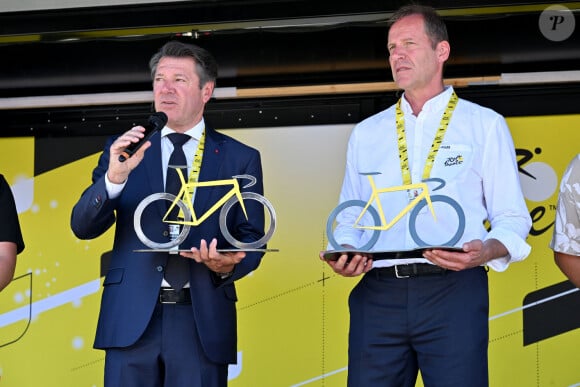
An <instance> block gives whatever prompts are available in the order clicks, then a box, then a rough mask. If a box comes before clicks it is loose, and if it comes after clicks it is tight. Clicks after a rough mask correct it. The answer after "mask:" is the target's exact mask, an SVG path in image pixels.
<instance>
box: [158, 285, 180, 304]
mask: <svg viewBox="0 0 580 387" xmlns="http://www.w3.org/2000/svg"><path fill="white" fill-rule="evenodd" d="M161 291H162V292H163V293H165V292H171V291H174V290H173V289H163V288H162V289H161ZM159 302H160V303H161V304H177V301H167V300H165V297H163V295H162V294H161V293H160V294H159Z"/></svg>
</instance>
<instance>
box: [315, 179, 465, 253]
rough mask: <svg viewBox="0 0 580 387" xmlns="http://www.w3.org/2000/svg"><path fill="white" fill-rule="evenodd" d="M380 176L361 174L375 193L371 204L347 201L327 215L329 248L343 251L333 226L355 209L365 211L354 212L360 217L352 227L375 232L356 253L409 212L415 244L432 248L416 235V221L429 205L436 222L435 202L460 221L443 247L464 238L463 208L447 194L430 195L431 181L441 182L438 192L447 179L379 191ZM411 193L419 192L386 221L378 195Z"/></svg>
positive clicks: (428, 180)
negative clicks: (448, 210)
mask: <svg viewBox="0 0 580 387" xmlns="http://www.w3.org/2000/svg"><path fill="white" fill-rule="evenodd" d="M378 174H380V172H369V173H361V175H364V176H367V178H368V180H369V184H370V185H371V189H372V193H371V195H370V197H369V199H368V201H366V202H365V201H363V200H347V201H345V202H343V203H340V204H339V205H338V206H337V207H336V208H335V209H334V210H332V212H331V213H330V215H329V216H328V220H327V222H326V235H327V236H328V241H329V243H330V245H331V246H332V247H333V248H334V249H337V250H340V249H342V248H343V247H342V246H341V245H340V244H339V243H338V241H337V240H336V238H335V237H334V224H335V222H336V218H337V217H338V216H339V215H340V214H341V213H342V212H343V211H345V210H347V211H353V209H354V208H355V207H356V208H362V210H360V212H359V210H358V209H356V210H354V211H356V212H355V214H358V216H357V218H356V220H355V221H354V223H353V225H352V226H353V227H354V228H357V229H362V230H371V231H372V233H371V237H370V238H369V240H368V241H367V242H366V244H365V245H363V246H361V247H357V248H356V249H357V250H360V251H368V250H370V249H371V248H372V247H373V246H374V245H375V243H376V242H377V240H378V239H379V234H380V232H381V231H385V230H388V229H390V228H391V227H392V226H393V225H394V224H395V223H397V222H398V221H399V220H400V219H401V218H402V217H403V216H404V215H405V214H407V213H408V212H410V215H409V231H410V234H411V237H412V238H413V241H415V243H416V244H417V245H418V246H419V247H429V246H430V245H429V244H428V243H426V242H424V241H423V240H422V239H421V238H420V237H419V234H418V233H417V228H416V222H417V216H418V214H419V211H421V209H423V207H425V206H429V210H430V211H431V215H433V218H434V219H436V216H435V211H434V210H433V202H444V203H447V204H448V205H450V206H451V208H453V209H454V210H455V212H456V214H457V217H458V220H459V224H458V226H457V231H456V232H455V234H454V235H453V236H452V237H451V239H449V240H448V241H447V242H445V243H442V244H441V245H440V246H449V247H452V246H454V245H455V244H456V243H457V242H458V241H459V240H460V239H461V237H462V236H463V232H464V231H465V214H464V212H463V209H462V208H461V206H460V205H459V204H458V203H457V202H456V201H455V200H453V199H452V198H450V197H449V196H445V195H433V196H431V195H430V193H429V187H428V186H427V183H429V182H435V183H439V185H438V186H437V187H435V188H433V191H436V190H438V189H441V188H443V187H444V186H445V180H443V179H439V178H430V179H425V180H423V181H422V182H421V183H415V184H406V185H401V186H397V187H389V188H377V186H376V184H375V181H374V179H373V176H374V175H378ZM409 190H411V191H416V192H417V195H416V196H414V197H413V199H412V200H410V201H409V203H408V204H407V205H406V206H405V207H404V208H403V209H402V210H401V211H400V212H399V213H398V214H397V215H396V216H395V217H394V218H393V219H392V220H391V221H389V222H387V219H386V218H385V213H384V211H383V207H382V204H381V201H380V200H379V195H380V194H384V193H387V192H396V191H409ZM373 205H374V206H373ZM375 207H376V208H375ZM365 214H369V215H370V216H371V220H372V224H370V225H369V224H367V225H365V224H362V220H363V217H364V216H365ZM367 223H368V222H367Z"/></svg>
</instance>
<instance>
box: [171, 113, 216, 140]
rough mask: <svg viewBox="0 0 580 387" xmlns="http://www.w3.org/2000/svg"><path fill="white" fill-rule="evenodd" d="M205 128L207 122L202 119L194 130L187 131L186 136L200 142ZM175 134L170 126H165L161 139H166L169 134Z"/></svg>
mask: <svg viewBox="0 0 580 387" xmlns="http://www.w3.org/2000/svg"><path fill="white" fill-rule="evenodd" d="M204 128H205V121H204V119H203V117H202V119H201V121H199V122H198V123H197V124H196V125H195V126H194V127H193V128H191V129H189V130H187V131H186V132H185V134H187V135H189V136H191V137H193V138H194V139H196V140H198V141H199V139H200V138H201V134H202V133H203V130H204ZM171 133H175V130H173V129H171V128H170V127H169V126H167V125H166V126H165V127H164V128H163V129H162V130H161V137H166V136H167V135H168V134H171Z"/></svg>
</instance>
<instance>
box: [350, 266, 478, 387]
mask: <svg viewBox="0 0 580 387" xmlns="http://www.w3.org/2000/svg"><path fill="white" fill-rule="evenodd" d="M378 273H379V270H376V269H375V270H371V271H370V272H369V273H367V274H366V275H365V276H364V277H363V278H362V280H361V281H360V282H359V283H358V284H357V285H356V286H355V288H354V289H353V290H352V292H351V294H350V297H349V306H350V332H349V350H348V353H349V363H348V386H349V387H379V386H380V387H413V386H415V382H416V379H417V373H418V371H420V372H421V376H422V378H423V383H424V385H425V387H462V386H469V387H479V386H481V387H486V386H488V384H489V381H488V360H487V347H488V340H489V332H488V330H489V324H488V322H489V295H488V280H487V272H486V270H485V269H484V268H483V267H477V268H474V269H470V270H464V271H460V272H446V273H445V274H438V275H429V276H421V277H413V278H405V279H400V278H395V277H392V276H381V275H380V274H378Z"/></svg>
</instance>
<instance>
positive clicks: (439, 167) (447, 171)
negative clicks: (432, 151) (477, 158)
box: [430, 144, 474, 183]
mask: <svg viewBox="0 0 580 387" xmlns="http://www.w3.org/2000/svg"><path fill="white" fill-rule="evenodd" d="M473 153H474V152H473V148H472V146H471V145H469V144H442V145H441V147H440V148H439V152H437V157H436V158H435V163H434V164H433V170H432V171H431V176H430V177H436V178H440V179H443V180H445V182H446V183H448V182H451V181H453V180H457V179H460V178H461V174H463V173H465V172H466V171H467V170H469V169H470V167H471V164H472V162H473Z"/></svg>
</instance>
